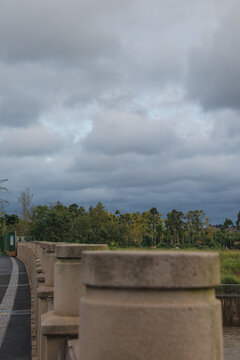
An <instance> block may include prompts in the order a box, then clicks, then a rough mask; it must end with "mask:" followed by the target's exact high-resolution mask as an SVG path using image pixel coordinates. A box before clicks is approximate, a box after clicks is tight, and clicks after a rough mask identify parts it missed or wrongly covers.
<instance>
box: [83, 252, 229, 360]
mask: <svg viewBox="0 0 240 360" xmlns="http://www.w3.org/2000/svg"><path fill="white" fill-rule="evenodd" d="M83 282H84V284H85V285H86V287H87V291H86V296H84V297H83V298H82V299H81V301H80V327H79V338H80V340H79V346H80V347H79V351H80V359H81V360H103V359H104V360H112V359H114V360H129V359H138V360H146V359H148V360H156V359H161V360H176V359H178V360H193V359H194V360H221V359H222V320H221V304H220V302H219V301H218V300H217V299H216V298H215V292H214V286H215V285H217V284H219V260H218V255H217V254H213V253H211V254H209V253H197V254H196V253H190V252H186V253H184V252H183V253H166V252H156V253H149V252H99V253H96V252H86V253H84V254H83ZM93 344H94V346H93Z"/></svg>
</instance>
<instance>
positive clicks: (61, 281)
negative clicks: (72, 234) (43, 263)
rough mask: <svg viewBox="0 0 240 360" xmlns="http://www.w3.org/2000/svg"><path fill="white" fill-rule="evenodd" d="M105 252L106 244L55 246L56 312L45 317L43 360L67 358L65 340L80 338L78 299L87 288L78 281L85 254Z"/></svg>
mask: <svg viewBox="0 0 240 360" xmlns="http://www.w3.org/2000/svg"><path fill="white" fill-rule="evenodd" d="M106 249H107V245H85V244H60V245H56V248H55V253H56V258H57V261H56V263H55V267H54V309H53V311H50V312H47V313H46V314H44V315H42V326H41V328H42V334H43V335H45V340H44V344H45V345H44V346H45V351H44V354H45V357H44V360H52V359H58V360H62V359H64V352H65V345H66V340H68V339H71V338H76V337H77V336H78V324H79V299H80V298H81V296H83V295H84V294H85V286H84V285H82V283H81V281H79V279H80V278H81V260H82V252H83V251H84V250H106Z"/></svg>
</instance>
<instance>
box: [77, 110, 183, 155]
mask: <svg viewBox="0 0 240 360" xmlns="http://www.w3.org/2000/svg"><path fill="white" fill-rule="evenodd" d="M170 139H171V140H170ZM170 142H171V143H172V142H174V143H175V146H177V143H178V138H177V137H176V135H175V132H174V128H173V127H172V126H171V125H168V126H166V125H165V124H164V122H163V121H160V120H159V121H150V120H149V119H148V118H147V114H134V113H132V114H131V113H130V112H120V111H119V112H115V111H106V112H104V113H103V114H102V115H101V117H98V118H97V119H96V121H95V123H94V127H93V130H92V132H91V133H90V134H89V135H88V136H87V137H86V139H85V140H84V142H83V147H84V149H86V150H88V151H97V152H102V153H105V154H124V153H138V154H152V153H156V152H168V151H171V144H170Z"/></svg>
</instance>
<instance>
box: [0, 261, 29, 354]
mask: <svg viewBox="0 0 240 360" xmlns="http://www.w3.org/2000/svg"><path fill="white" fill-rule="evenodd" d="M30 308H31V302H30V289H29V284H28V278H27V274H26V269H25V266H24V265H23V263H22V262H21V261H20V260H19V259H18V258H14V257H11V258H10V257H7V256H0V360H31V330H30V321H31V318H30V317H31V315H30Z"/></svg>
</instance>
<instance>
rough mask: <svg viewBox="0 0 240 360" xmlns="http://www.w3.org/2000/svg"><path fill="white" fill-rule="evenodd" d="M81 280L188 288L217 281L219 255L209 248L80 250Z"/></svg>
mask: <svg viewBox="0 0 240 360" xmlns="http://www.w3.org/2000/svg"><path fill="white" fill-rule="evenodd" d="M83 282H84V284H86V285H90V286H96V287H119V288H155V289H156V288H162V289H188V288H189V289H191V288H193V289H194V288H211V287H215V286H217V285H218V284H219V283H220V265H219V255H218V254H217V253H209V252H180V251H179V252H171V251H154V252H153V251H152V252H151V251H101V252H96V251H92V252H84V254H83Z"/></svg>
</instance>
